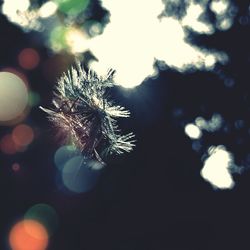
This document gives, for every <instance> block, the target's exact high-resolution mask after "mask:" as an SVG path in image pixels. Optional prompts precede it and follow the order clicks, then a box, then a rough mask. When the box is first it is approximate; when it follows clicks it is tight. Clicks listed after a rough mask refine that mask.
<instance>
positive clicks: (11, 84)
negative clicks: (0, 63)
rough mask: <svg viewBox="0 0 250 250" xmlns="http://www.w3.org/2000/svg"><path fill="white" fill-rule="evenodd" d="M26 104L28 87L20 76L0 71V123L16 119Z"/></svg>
mask: <svg viewBox="0 0 250 250" xmlns="http://www.w3.org/2000/svg"><path fill="white" fill-rule="evenodd" d="M27 104H28V89H27V87H26V85H25V84H24V82H23V81H22V79H21V78H19V77H18V76H17V75H15V74H13V73H9V72H0V123H1V122H9V121H12V120H14V119H18V117H20V116H21V115H22V113H23V112H24V111H25V109H26V107H27Z"/></svg>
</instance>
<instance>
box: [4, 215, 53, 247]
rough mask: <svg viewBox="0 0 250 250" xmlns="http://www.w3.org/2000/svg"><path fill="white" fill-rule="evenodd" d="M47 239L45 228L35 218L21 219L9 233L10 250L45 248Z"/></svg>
mask: <svg viewBox="0 0 250 250" xmlns="http://www.w3.org/2000/svg"><path fill="white" fill-rule="evenodd" d="M48 241H49V240H48V233H47V231H46V229H45V228H44V226H43V225H42V224H40V223H39V222H37V221H35V220H22V221H20V222H18V223H16V224H15V225H14V226H13V228H12V229H11V231H10V234H9V244H10V247H11V249H12V250H45V249H46V248H47V246H48Z"/></svg>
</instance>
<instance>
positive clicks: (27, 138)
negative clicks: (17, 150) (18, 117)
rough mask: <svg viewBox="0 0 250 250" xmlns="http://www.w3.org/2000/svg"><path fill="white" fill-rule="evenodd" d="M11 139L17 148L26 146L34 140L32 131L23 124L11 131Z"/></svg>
mask: <svg viewBox="0 0 250 250" xmlns="http://www.w3.org/2000/svg"><path fill="white" fill-rule="evenodd" d="M12 139H13V141H14V142H15V144H16V145H18V146H27V145H29V144H30V143H31V142H32V141H33V139H34V132H33V129H32V128H31V127H30V126H28V125H25V124H20V125H18V126H16V127H15V128H14V130H13V131H12Z"/></svg>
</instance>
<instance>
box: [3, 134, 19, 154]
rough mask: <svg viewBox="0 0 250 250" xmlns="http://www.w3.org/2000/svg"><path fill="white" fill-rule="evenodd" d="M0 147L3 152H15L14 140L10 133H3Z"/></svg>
mask: <svg viewBox="0 0 250 250" xmlns="http://www.w3.org/2000/svg"><path fill="white" fill-rule="evenodd" d="M0 149H1V151H2V152H3V153H5V154H8V155H12V154H15V153H16V151H17V149H16V145H15V142H14V141H13V140H12V136H11V135H5V136H4V137H2V139H1V140H0Z"/></svg>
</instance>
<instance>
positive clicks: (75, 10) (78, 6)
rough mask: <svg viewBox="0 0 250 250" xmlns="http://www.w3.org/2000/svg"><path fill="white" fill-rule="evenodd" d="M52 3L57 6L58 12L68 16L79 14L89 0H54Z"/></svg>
mask: <svg viewBox="0 0 250 250" xmlns="http://www.w3.org/2000/svg"><path fill="white" fill-rule="evenodd" d="M54 2H55V3H56V4H57V5H58V8H59V10H60V11H62V12H64V13H65V14H69V15H77V14H79V13H80V12H82V11H84V10H85V9H86V8H87V6H88V4H89V0H54Z"/></svg>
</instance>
